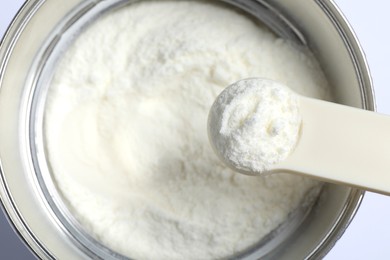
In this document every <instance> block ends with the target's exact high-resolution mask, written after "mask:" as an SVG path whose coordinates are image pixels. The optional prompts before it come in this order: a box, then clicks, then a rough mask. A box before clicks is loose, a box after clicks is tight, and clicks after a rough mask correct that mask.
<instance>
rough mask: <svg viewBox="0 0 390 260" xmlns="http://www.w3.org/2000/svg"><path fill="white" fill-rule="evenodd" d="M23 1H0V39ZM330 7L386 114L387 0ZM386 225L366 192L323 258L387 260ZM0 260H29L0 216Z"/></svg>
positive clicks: (382, 199)
mask: <svg viewBox="0 0 390 260" xmlns="http://www.w3.org/2000/svg"><path fill="white" fill-rule="evenodd" d="M63 1H66V0H63ZM292 1H293V0H292ZM308 1H312V0H308ZM23 2H24V1H21V0H0V37H1V35H2V34H3V33H4V31H5V30H6V27H7V25H8V24H9V23H10V21H11V19H12V17H13V16H14V15H15V13H16V12H17V10H18V8H19V7H20V6H21V5H22V4H23ZM335 2H336V3H337V4H338V6H339V7H340V9H341V10H342V12H343V13H344V14H345V16H346V17H347V19H348V20H349V22H350V23H351V25H352V27H353V28H354V30H355V32H356V34H357V36H358V38H359V40H360V43H361V45H362V47H363V49H364V51H365V53H366V57H367V60H368V63H369V65H370V68H371V73H372V77H373V81H374V87H375V92H376V100H377V111H378V112H380V113H384V114H389V115H390V85H389V84H388V82H387V80H388V79H389V74H390V62H389V60H390V30H389V28H388V27H389V26H390V14H389V10H390V1H386V0H370V1H367V0H366V1H364V0H335ZM32 37H33V35H32ZM2 123H3V124H4V123H6V122H2ZM389 134H390V129H389ZM378 152H380V151H378ZM389 160H390V154H389ZM389 174H390V173H389ZM389 222H390V197H386V196H383V195H378V194H374V193H370V192H367V193H366V196H365V198H364V200H363V203H362V205H361V207H360V209H359V211H358V213H357V215H356V217H355V218H354V220H353V222H352V223H351V225H350V226H349V228H348V229H347V231H346V232H345V234H344V235H343V237H342V238H341V239H340V240H339V241H338V243H337V244H336V246H335V247H334V248H333V249H332V251H331V252H330V253H329V254H328V255H327V256H326V257H325V259H326V260H339V259H354V260H360V259H362V260H366V259H390V223H389ZM0 258H1V259H11V258H12V259H21V260H23V259H34V258H33V256H32V255H31V254H30V253H29V252H28V250H27V249H26V247H25V246H24V245H23V244H22V242H20V241H19V239H18V238H17V237H16V235H15V234H14V233H13V232H12V231H11V229H10V228H9V226H8V225H7V223H6V222H5V220H4V218H3V216H2V214H1V213H0Z"/></svg>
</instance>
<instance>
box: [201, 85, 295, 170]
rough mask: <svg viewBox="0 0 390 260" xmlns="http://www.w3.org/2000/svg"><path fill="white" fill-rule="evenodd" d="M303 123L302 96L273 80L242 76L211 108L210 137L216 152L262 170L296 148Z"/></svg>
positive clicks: (236, 164)
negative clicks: (301, 114)
mask: <svg viewBox="0 0 390 260" xmlns="http://www.w3.org/2000/svg"><path fill="white" fill-rule="evenodd" d="M300 126H301V116H300V112H299V99H298V96H297V95H296V94H295V93H293V92H292V91H291V90H290V89H289V88H288V87H285V86H283V85H282V84H280V83H278V82H275V81H273V80H268V79H262V78H252V79H244V80H240V81H238V82H236V83H234V84H232V85H230V86H229V87H228V88H226V89H225V90H224V91H222V93H221V94H220V95H219V96H218V97H217V99H216V100H215V102H214V104H213V105H212V107H211V109H210V115H209V123H208V129H209V137H210V142H211V143H212V144H213V146H214V148H215V151H216V153H217V154H218V155H219V156H220V157H221V158H222V159H223V160H224V161H225V162H226V163H228V165H231V166H233V168H234V169H238V170H240V171H244V172H247V173H251V174H261V173H263V172H265V171H266V170H268V169H270V167H271V166H273V165H274V164H276V163H278V162H280V161H282V160H284V159H286V158H287V156H288V155H289V154H290V153H291V151H292V150H293V149H294V147H295V145H296V143H297V140H298V137H299V130H300Z"/></svg>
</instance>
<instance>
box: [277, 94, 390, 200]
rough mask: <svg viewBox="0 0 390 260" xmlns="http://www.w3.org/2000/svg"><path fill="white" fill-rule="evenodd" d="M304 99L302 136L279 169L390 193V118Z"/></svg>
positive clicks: (302, 99) (278, 166)
mask: <svg viewBox="0 0 390 260" xmlns="http://www.w3.org/2000/svg"><path fill="white" fill-rule="evenodd" d="M300 101H301V106H300V108H301V114H302V127H301V134H300V138H299V140H298V142H297V146H296V148H295V150H294V151H293V152H292V153H291V155H289V157H288V158H287V159H286V160H284V161H283V162H281V163H279V164H277V165H276V166H275V170H283V171H292V172H295V173H299V174H304V175H309V176H313V177H316V178H319V179H322V180H325V181H329V182H333V183H340V184H347V185H350V186H355V187H358V188H363V189H366V190H370V191H374V192H378V193H382V194H387V195H390V117H389V116H385V115H381V114H377V113H374V112H370V111H366V110H362V109H357V108H353V107H348V106H345V105H339V104H335V103H331V102H327V101H322V100H316V99H311V98H306V97H301V99H300ZM276 168H277V169H276Z"/></svg>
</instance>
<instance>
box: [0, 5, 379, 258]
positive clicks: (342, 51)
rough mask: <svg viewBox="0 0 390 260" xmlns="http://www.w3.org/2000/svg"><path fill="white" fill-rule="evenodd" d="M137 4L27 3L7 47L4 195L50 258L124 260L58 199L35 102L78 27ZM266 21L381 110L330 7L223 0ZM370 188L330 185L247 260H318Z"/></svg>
mask: <svg viewBox="0 0 390 260" xmlns="http://www.w3.org/2000/svg"><path fill="white" fill-rule="evenodd" d="M132 2H136V1H130V0H128V1H125V0H113V1H103V0H102V1H93V0H84V1H83V0H68V1H60V2H58V1H54V0H38V1H33V0H30V1H27V2H26V3H25V5H24V6H23V8H22V9H21V10H20V11H19V13H18V14H17V16H16V17H15V18H14V20H13V22H12V24H11V25H10V27H9V29H8V31H7V33H6V35H5V37H4V38H3V40H2V42H1V45H0V120H1V122H4V124H3V126H2V127H1V130H0V131H1V134H0V160H1V174H0V180H1V181H0V196H1V199H2V202H3V206H4V208H5V210H6V212H7V214H8V216H9V218H10V219H11V221H12V223H13V225H14V227H15V228H16V230H17V231H18V233H19V234H20V236H21V237H22V238H23V239H24V241H25V242H26V243H27V244H28V245H29V247H30V248H31V249H32V250H33V251H34V252H35V254H36V255H37V256H38V257H40V258H42V259H56V258H62V257H65V256H66V258H70V259H85V258H94V259H124V258H125V257H123V256H121V255H119V254H116V253H115V252H112V251H110V250H109V249H107V248H105V247H104V246H103V245H101V244H99V243H98V242H97V241H96V240H94V239H93V238H92V237H90V236H89V235H88V234H86V233H85V232H83V231H82V228H80V227H79V226H78V225H77V223H76V222H75V221H73V220H72V216H71V214H70V213H69V212H68V211H67V209H66V207H64V206H63V205H62V204H61V202H60V201H59V197H58V194H57V193H56V189H55V186H54V185H53V183H51V182H50V180H49V179H50V173H49V171H48V169H45V167H42V164H44V161H45V158H44V148H43V147H41V146H39V145H37V144H39V143H42V140H41V138H42V133H41V132H40V131H41V130H40V129H39V127H37V126H40V125H42V120H43V119H42V117H41V116H39V115H41V114H42V110H43V107H42V106H41V103H40V102H37V100H38V99H39V96H40V95H42V93H43V92H44V91H45V90H44V89H41V88H39V84H40V83H42V82H45V81H46V80H48V79H47V78H46V77H45V73H44V70H45V68H48V67H50V66H48V65H50V63H51V62H54V60H55V57H56V55H57V54H56V46H58V45H59V44H62V42H63V41H64V39H66V38H67V37H69V36H70V35H72V34H73V33H74V30H77V29H80V28H82V26H83V25H85V24H86V23H88V22H90V21H92V20H93V19H95V18H96V17H99V15H101V14H102V13H104V12H107V11H109V10H112V8H120V7H121V6H122V5H124V4H131V3H132ZM223 2H225V3H227V4H230V5H233V6H235V7H236V8H239V9H241V10H242V11H244V12H247V13H248V14H250V15H252V16H254V17H256V18H258V19H259V20H261V21H262V22H263V23H265V24H266V25H268V26H269V27H270V28H271V30H273V31H274V32H275V33H276V34H278V35H280V36H281V37H284V38H287V39H290V40H291V41H293V42H294V43H295V44H296V45H297V46H307V47H308V48H309V49H310V50H311V51H312V52H313V53H314V55H315V56H316V58H317V60H318V61H319V63H320V65H321V66H322V68H323V70H324V72H325V74H326V76H327V78H328V80H329V82H330V85H331V86H333V88H332V91H333V95H334V96H335V97H336V100H335V101H336V102H338V103H342V104H345V105H349V106H354V107H359V108H363V109H367V110H372V111H374V110H375V101H374V93H373V87H372V82H371V78H370V73H369V69H368V65H367V62H366V60H365V57H364V54H363V51H362V49H361V47H360V45H359V43H358V41H357V39H356V37H355V35H354V33H353V30H352V29H351V27H350V26H349V25H348V23H347V21H346V19H345V18H344V16H343V15H342V13H341V11H340V10H339V9H338V8H337V6H336V5H335V4H334V2H333V1H332V0H315V1H306V0H294V1H283V0H246V1H245V0H236V1H234V0H225V1H223ZM363 195H364V191H362V190H359V189H355V188H349V187H345V186H340V185H335V184H325V185H324V187H323V190H322V192H321V194H320V196H319V198H318V200H317V201H316V203H315V204H314V205H313V206H312V207H310V211H309V212H304V213H302V214H303V215H302V214H301V215H299V218H298V219H300V220H302V221H298V222H299V223H298V222H297V223H296V227H295V228H294V229H291V230H290V231H289V232H288V234H287V235H284V236H279V237H278V236H276V238H275V239H272V240H270V242H269V243H267V244H265V245H261V248H260V249H259V250H258V249H254V250H252V251H251V252H248V253H247V254H244V255H241V256H240V258H243V259H259V258H266V259H317V258H321V257H323V256H324V255H325V254H326V253H327V252H328V251H329V250H330V249H331V248H332V246H333V245H334V244H335V243H336V241H337V240H338V238H340V237H341V235H342V234H343V232H344V231H345V229H346V228H347V226H348V224H349V223H350V221H351V220H352V218H353V216H354V214H355V213H356V211H357V209H358V207H359V205H360V202H361V200H362V198H363Z"/></svg>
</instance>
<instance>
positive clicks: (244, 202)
mask: <svg viewBox="0 0 390 260" xmlns="http://www.w3.org/2000/svg"><path fill="white" fill-rule="evenodd" d="M248 77H266V78H270V79H273V80H276V81H279V82H281V83H283V84H285V85H287V86H290V87H291V88H292V89H294V90H295V91H297V92H298V93H301V94H305V95H309V96H312V97H316V98H327V94H326V93H327V83H326V81H325V79H324V77H323V75H322V73H321V71H320V70H319V68H318V66H317V64H316V62H315V61H314V60H313V59H312V58H311V57H310V55H307V54H305V53H303V52H302V51H298V50H296V49H295V48H293V47H292V46H291V45H290V44H289V43H288V42H286V41H285V40H282V39H278V38H277V37H275V36H274V35H273V34H272V33H270V32H269V31H268V30H267V29H265V28H264V27H262V25H259V24H257V23H256V22H254V21H253V20H251V19H249V18H247V17H246V16H244V15H243V14H241V13H240V12H237V11H235V10H231V9H229V8H226V7H225V6H223V5H216V4H211V3H210V2H197V1H145V2H140V3H136V4H130V5H129V6H127V7H123V8H121V9H119V10H115V11H112V12H111V13H109V14H107V15H105V16H104V17H102V18H100V19H99V20H97V21H96V22H94V23H92V24H91V25H90V26H89V27H88V28H86V29H85V30H84V31H83V32H82V33H81V34H80V35H79V36H78V37H77V38H76V40H75V41H74V43H72V45H71V46H70V47H69V48H68V50H67V51H66V52H65V54H64V55H63V57H62V58H61V60H60V62H59V64H58V66H57V68H56V70H55V74H54V77H53V80H52V82H51V86H50V89H49V92H48V98H47V106H46V114H45V136H46V145H47V151H48V159H49V162H50V166H51V169H52V173H53V176H54V179H55V181H56V184H57V186H58V188H59V190H60V192H61V194H62V196H63V198H64V200H65V202H66V203H67V205H68V207H69V209H70V211H71V212H73V214H74V215H75V216H76V218H77V219H78V221H79V222H80V223H81V224H82V225H83V227H84V228H85V229H86V230H87V231H88V232H89V233H90V234H91V235H93V236H94V237H96V239H98V240H99V241H101V243H103V244H104V245H106V246H107V247H109V248H111V249H113V250H115V251H117V252H119V253H121V254H123V255H126V256H128V257H131V258H136V259H169V260H171V259H212V258H220V257H223V256H229V255H232V254H235V253H237V252H239V251H242V250H245V249H246V248H247V247H248V246H251V245H253V244H254V243H256V242H257V241H259V240H260V239H261V238H263V237H264V236H265V235H267V234H268V233H269V232H270V231H272V230H273V229H275V228H276V227H278V226H279V225H280V224H281V223H282V222H283V221H285V220H286V218H287V216H288V214H289V213H290V212H291V211H292V210H294V209H295V208H297V207H298V205H300V203H301V202H302V200H303V199H305V196H306V194H307V192H308V191H309V190H311V189H312V188H313V187H317V185H318V183H317V182H314V181H312V180H310V179H306V178H303V177H298V176H290V175H287V174H286V175H283V174H280V175H275V176H268V177H256V178H254V177H249V176H244V175H241V174H237V173H235V172H233V171H231V170H230V169H229V168H227V167H225V166H224V165H223V164H222V162H220V160H219V159H218V158H217V156H216V155H215V154H214V152H213V150H212V148H211V146H210V144H209V141H208V136H207V117H208V112H209V109H210V107H211V105H212V103H213V101H214V99H215V98H216V96H217V95H218V94H219V93H220V92H221V91H222V90H223V89H224V88H225V87H226V86H227V85H229V84H230V83H231V82H235V81H237V80H238V79H242V78H248Z"/></svg>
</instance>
